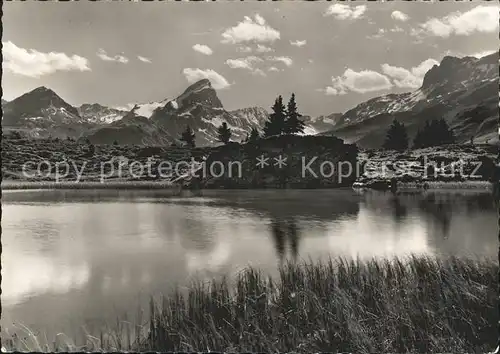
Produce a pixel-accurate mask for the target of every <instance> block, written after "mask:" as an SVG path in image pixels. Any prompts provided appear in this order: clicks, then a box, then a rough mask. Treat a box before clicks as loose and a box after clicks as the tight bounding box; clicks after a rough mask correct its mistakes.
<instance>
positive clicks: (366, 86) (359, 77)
mask: <svg viewBox="0 0 500 354" xmlns="http://www.w3.org/2000/svg"><path fill="white" fill-rule="evenodd" d="M391 87H392V83H391V81H390V80H389V78H387V76H385V75H382V74H380V73H378V72H376V71H371V70H362V71H359V72H356V71H354V70H352V69H347V70H346V71H345V72H344V74H343V75H342V76H337V77H332V85H331V86H327V87H326V89H325V94H327V95H344V94H346V93H347V92H349V91H353V92H357V93H366V92H372V91H380V90H387V89H390V88H391Z"/></svg>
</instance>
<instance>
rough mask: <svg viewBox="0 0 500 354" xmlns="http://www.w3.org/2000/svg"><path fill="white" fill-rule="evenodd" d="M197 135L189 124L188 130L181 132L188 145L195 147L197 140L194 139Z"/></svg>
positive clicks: (182, 138)
mask: <svg viewBox="0 0 500 354" xmlns="http://www.w3.org/2000/svg"><path fill="white" fill-rule="evenodd" d="M195 136H196V135H195V134H194V132H193V131H192V130H191V127H190V126H189V125H188V126H187V127H186V130H185V131H184V132H183V133H182V134H181V139H180V140H181V141H183V142H185V143H186V144H187V146H189V147H192V148H194V147H195V146H196V144H195V141H194V139H195Z"/></svg>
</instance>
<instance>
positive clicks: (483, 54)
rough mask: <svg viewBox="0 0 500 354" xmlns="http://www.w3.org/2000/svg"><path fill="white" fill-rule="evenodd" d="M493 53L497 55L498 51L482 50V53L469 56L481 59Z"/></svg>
mask: <svg viewBox="0 0 500 354" xmlns="http://www.w3.org/2000/svg"><path fill="white" fill-rule="evenodd" d="M493 53H498V50H484V51H482V52H477V53H473V54H471V56H473V57H476V58H482V57H485V56H487V55H490V54H493Z"/></svg>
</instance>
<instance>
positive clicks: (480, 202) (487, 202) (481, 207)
mask: <svg viewBox="0 0 500 354" xmlns="http://www.w3.org/2000/svg"><path fill="white" fill-rule="evenodd" d="M465 207H466V208H467V214H472V213H476V212H478V211H485V210H492V209H495V199H494V197H493V195H492V194H490V193H480V194H475V195H471V196H469V197H468V198H467V203H465Z"/></svg>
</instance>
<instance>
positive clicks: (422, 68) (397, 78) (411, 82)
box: [382, 59, 439, 88]
mask: <svg viewBox="0 0 500 354" xmlns="http://www.w3.org/2000/svg"><path fill="white" fill-rule="evenodd" d="M434 65H439V62H438V61H437V60H435V59H427V60H424V61H423V62H421V63H420V64H419V65H417V66H415V67H413V68H411V69H405V68H401V67H397V66H392V65H389V64H382V72H383V73H384V74H385V75H387V76H389V77H390V78H392V80H393V82H394V85H396V86H397V87H401V88H403V87H404V88H419V87H420V86H421V85H422V81H423V80H424V76H425V74H426V73H427V71H429V70H430V69H431V68H432V67H433V66H434Z"/></svg>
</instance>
